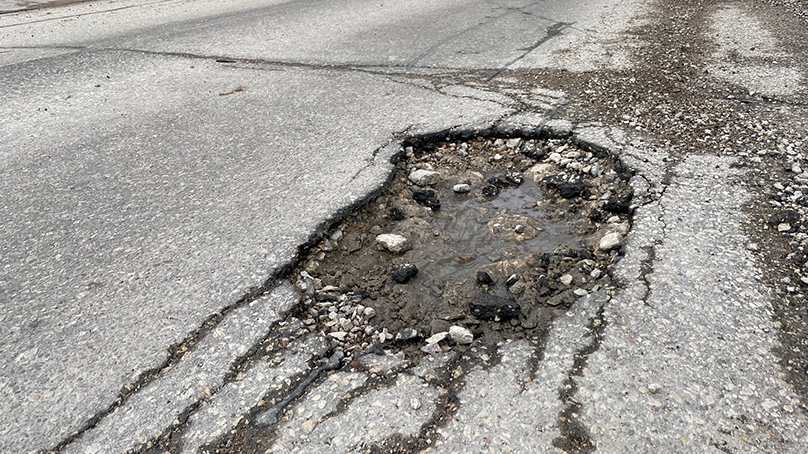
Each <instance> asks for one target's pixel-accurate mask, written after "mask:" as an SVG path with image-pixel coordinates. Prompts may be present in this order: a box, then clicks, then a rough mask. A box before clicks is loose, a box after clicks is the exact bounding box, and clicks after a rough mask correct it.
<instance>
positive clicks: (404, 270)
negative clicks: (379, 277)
mask: <svg viewBox="0 0 808 454" xmlns="http://www.w3.org/2000/svg"><path fill="white" fill-rule="evenodd" d="M417 274H418V267H416V266H415V265H413V264H412V263H404V264H401V265H393V267H392V268H391V269H390V277H392V278H393V280H394V281H396V282H398V283H399V284H404V283H406V282H408V281H409V280H410V279H412V278H414V277H415V276H416V275H417Z"/></svg>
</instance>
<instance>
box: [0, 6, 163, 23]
mask: <svg viewBox="0 0 808 454" xmlns="http://www.w3.org/2000/svg"><path fill="white" fill-rule="evenodd" d="M171 1H173V0H156V1H152V2H148V3H138V4H137V5H126V6H119V7H117V8H109V9H104V10H98V11H88V12H84V13H77V14H68V15H65V16H56V17H49V18H47V19H39V20H32V21H28V22H18V23H16V24H8V25H0V28H11V27H20V26H23V25H30V24H36V23H40V22H52V21H57V20H62V19H72V18H76V17H82V16H92V15H95V14H104V13H112V12H115V11H121V10H125V9H131V8H139V7H143V6H151V5H157V4H160V3H168V2H171ZM59 6H64V5H60V4H58V3H57V4H55V5H53V7H59ZM48 7H49V5H37V6H36V7H34V8H25V9H21V10H17V11H7V12H0V16H4V15H12V14H17V13H21V12H26V11H33V10H39V9H45V8H48Z"/></svg>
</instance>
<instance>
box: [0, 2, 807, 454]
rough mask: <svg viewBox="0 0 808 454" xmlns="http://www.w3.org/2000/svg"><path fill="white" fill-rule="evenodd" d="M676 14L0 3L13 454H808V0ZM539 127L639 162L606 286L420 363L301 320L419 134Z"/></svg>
mask: <svg viewBox="0 0 808 454" xmlns="http://www.w3.org/2000/svg"><path fill="white" fill-rule="evenodd" d="M673 3H675V2H667V1H660V2H646V1H640V0H636V1H628V0H573V1H564V2H561V1H550V0H544V1H533V2H531V1H527V0H524V1H508V0H503V1H476V0H450V1H442V2H434V1H420V0H413V1H398V2H385V1H375V2H368V1H361V0H336V1H316V0H308V1H304V0H300V1H270V0H259V1H255V0H252V1H246V0H237V1H232V2H221V1H211V0H201V1H179V0H157V1H130V0H121V1H113V0H110V1H104V2H81V3H65V4H60V3H59V2H53V3H52V4H49V2H0V12H3V11H8V12H6V13H2V14H0V93H2V95H0V99H2V102H0V306H1V307H2V311H0V346H2V348H0V365H1V366H2V367H0V452H3V453H28V452H40V451H45V452H48V451H56V452H71V453H72V452H75V453H116V452H132V451H135V452H200V451H202V452H267V451H269V452H291V451H294V452H323V451H332V452H352V451H357V452H360V451H361V452H365V451H377V452H386V451H396V452H398V451H400V450H405V451H423V450H426V451H429V452H439V451H440V452H504V451H515V452H594V451H598V452H609V453H616V452H732V453H745V452H794V453H803V452H806V451H808V421H806V415H808V412H807V411H806V403H808V395H807V394H806V391H808V385H806V379H805V374H806V373H808V369H806V368H805V365H806V360H805V351H806V348H808V347H807V346H806V341H805V340H806V336H805V333H806V332H807V331H805V320H806V317H805V312H806V311H805V309H804V307H805V301H804V297H803V295H802V293H801V292H802V291H801V287H800V286H801V285H803V284H801V283H800V282H801V281H800V279H801V277H804V276H803V270H802V265H804V264H805V261H803V262H802V263H799V261H794V260H793V258H794V257H797V256H798V254H799V253H800V250H798V249H799V248H801V247H802V242H804V240H805V234H804V233H802V234H803V236H799V235H800V233H801V230H800V228H798V225H801V220H799V214H800V210H802V209H803V208H800V206H801V205H799V203H798V201H799V200H800V199H799V195H797V196H795V197H793V198H789V197H791V196H793V195H795V191H800V187H799V185H800V184H804V183H805V181H801V180H800V179H799V178H800V177H801V176H802V170H801V169H800V168H799V163H800V162H801V161H802V159H803V158H808V127H807V126H806V120H805V118H808V109H807V108H806V106H807V105H808V97H806V89H805V86H806V84H808V60H806V53H807V52H808V49H806V48H805V43H806V42H808V36H806V35H808V33H806V30H808V22H806V21H805V19H804V16H805V11H806V9H805V8H804V7H803V6H802V4H801V3H800V2H783V3H776V2H775V3H764V2H757V1H752V0H744V1H741V2H706V4H705V3H702V2H698V1H695V0H693V1H686V2H684V4H681V2H676V4H675V5H674V4H673ZM41 6H47V7H46V8H40V7H41ZM20 8H30V9H25V10H19V9H20ZM15 10H17V11H16V12H15ZM550 118H553V119H554V120H564V121H569V122H570V123H569V124H570V125H571V126H572V127H573V137H574V138H575V140H578V141H579V142H580V143H581V144H583V145H588V146H593V147H600V148H601V149H606V150H609V151H610V152H611V153H614V154H618V155H620V156H621V159H623V161H624V162H626V163H627V164H628V165H630V166H631V167H632V168H633V169H634V170H635V171H636V172H637V175H638V177H637V178H635V179H633V183H632V184H633V186H635V198H636V200H637V205H636V211H635V212H634V216H633V227H632V230H631V232H630V233H629V234H628V235H627V236H626V238H625V240H624V246H623V250H624V253H625V255H624V258H623V259H622V260H620V261H619V263H617V264H615V265H614V267H613V268H614V269H612V270H611V273H612V274H613V276H614V280H615V282H617V283H618V286H617V287H616V288H615V289H612V290H611V291H608V292H601V293H597V292H596V293H593V294H590V295H587V296H585V297H582V298H580V299H579V300H578V301H577V302H576V303H575V304H574V305H573V306H572V308H571V309H570V310H569V312H568V313H567V314H566V315H565V316H562V317H559V318H557V319H556V320H555V321H554V322H553V324H552V327H551V329H550V331H549V333H548V334H547V336H546V338H545V339H543V340H542V342H541V343H538V344H537V343H531V342H529V341H528V340H516V341H513V342H509V343H504V344H502V345H499V346H487V347H484V346H480V347H479V348H477V347H475V348H473V349H470V350H469V351H466V352H465V353H463V354H458V353H457V352H455V351H452V350H448V351H446V352H444V353H441V354H437V355H430V356H427V357H425V359H423V360H421V361H420V362H419V363H416V364H413V363H411V362H408V361H406V360H404V359H402V358H401V357H400V355H399V356H396V355H395V353H396V351H395V348H393V347H390V348H389V349H388V351H387V353H386V354H385V355H377V354H374V353H370V354H368V355H367V356H366V357H364V358H363V357H358V358H357V357H356V355H355V356H354V357H353V359H351V360H350V361H348V360H347V359H344V360H343V361H341V362H336V363H335V362H334V361H336V360H337V359H338V358H336V357H332V355H333V354H334V353H335V351H334V349H333V345H332V344H330V343H329V340H328V339H324V338H322V337H320V336H318V335H317V334H316V333H310V334H300V333H301V329H300V328H301V326H302V325H301V322H300V320H299V319H298V318H299V314H298V312H297V310H296V308H297V307H298V301H299V298H300V296H299V294H298V292H297V290H296V289H295V288H294V286H293V285H292V283H290V282H288V281H286V280H285V279H284V278H285V277H286V276H287V274H288V273H289V271H290V269H291V268H292V267H293V266H295V265H296V264H297V260H298V248H299V247H300V246H301V245H305V244H311V243H312V242H314V241H317V240H319V239H320V238H321V236H322V234H323V233H324V232H325V231H326V229H327V228H328V227H330V226H331V225H332V224H333V223H334V222H335V221H338V220H340V219H341V217H342V216H344V215H345V214H346V213H348V212H350V211H351V210H352V209H353V208H355V207H357V206H359V205H360V204H362V203H363V202H365V201H367V200H369V199H371V198H372V197H374V196H375V195H377V194H378V193H379V191H380V190H382V188H383V186H384V184H385V182H386V181H387V180H388V178H389V176H390V173H391V172H392V170H393V168H394V166H393V164H391V163H390V158H391V157H392V156H393V155H395V154H396V153H398V152H399V151H400V145H399V144H400V143H401V140H403V139H406V138H407V137H414V136H417V135H422V134H430V133H436V132H441V131H450V130H453V131H455V132H458V131H459V132H463V131H470V133H473V132H475V131H480V130H482V129H485V128H490V127H493V128H495V129H496V128H500V130H504V129H505V125H507V124H516V123H519V124H523V125H525V124H527V125H529V126H530V127H532V128H534V129H535V128H537V127H539V126H543V125H544V124H546V122H547V120H549V119H550ZM520 122H521V123H520ZM592 122H597V123H592ZM794 165H797V166H798V167H797V168H796V169H795V168H794ZM797 170H799V172H798V171H797ZM795 178H796V180H795ZM807 181H808V180H807ZM787 187H791V188H792V189H791V191H788V190H787ZM806 193H808V190H806ZM801 194H802V192H800V195H801ZM772 202H774V203H772ZM778 204H779V205H778ZM791 206H793V207H794V209H795V212H796V213H797V219H791V220H790V221H789V222H790V224H789V223H786V222H779V223H776V224H774V225H772V226H770V222H768V220H769V216H770V215H776V214H777V213H776V212H775V211H776V210H778V209H784V208H789V207H791ZM773 210H774V211H773ZM784 224H788V227H787V228H784V227H783V225H784ZM792 227H793V228H792ZM803 229H804V228H803ZM789 248H791V249H789ZM804 282H808V278H807V280H806V281H804ZM302 331H305V330H302ZM263 350H266V351H270V350H271V351H272V352H273V354H274V355H275V357H273V358H272V359H271V360H270V359H263V357H262V359H256V358H257V356H256V355H257V352H259V351H263ZM329 357H332V358H331V359H332V361H331V362H330V363H329V362H328V361H326V360H327V359H328V358H329ZM334 369H337V370H334ZM267 402H270V403H272V404H271V405H269V404H267ZM280 404H283V405H280ZM279 405H280V406H279Z"/></svg>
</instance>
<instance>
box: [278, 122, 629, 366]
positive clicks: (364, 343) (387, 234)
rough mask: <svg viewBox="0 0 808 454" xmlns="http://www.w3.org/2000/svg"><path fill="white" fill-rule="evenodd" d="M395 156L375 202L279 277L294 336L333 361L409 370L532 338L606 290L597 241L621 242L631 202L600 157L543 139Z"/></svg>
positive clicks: (436, 145)
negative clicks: (286, 284) (289, 295)
mask: <svg viewBox="0 0 808 454" xmlns="http://www.w3.org/2000/svg"><path fill="white" fill-rule="evenodd" d="M402 148H403V149H402V153H401V156H400V157H398V159H399V162H398V163H397V168H396V172H395V174H394V175H393V178H392V181H391V183H390V186H389V188H388V190H387V191H386V192H385V193H384V194H382V195H381V196H379V197H377V198H376V199H375V200H373V201H372V202H371V203H369V204H367V205H366V206H364V207H363V208H361V209H359V210H357V212H355V213H354V214H352V215H351V216H349V217H348V218H346V219H344V220H343V222H341V223H340V224H339V225H337V226H335V227H334V228H332V229H331V231H330V232H329V233H328V235H327V236H326V238H325V239H324V240H323V241H322V242H321V243H320V244H319V245H318V246H317V247H314V248H313V249H312V250H311V251H310V253H309V255H308V256H307V257H306V258H304V259H303V260H302V261H301V266H300V267H299V268H298V269H297V270H296V271H295V272H293V273H292V275H291V277H290V279H291V280H292V282H293V283H294V284H295V285H296V286H297V288H298V289H299V290H300V291H301V294H302V295H303V306H304V307H303V311H304V314H303V318H304V323H306V325H307V326H308V327H309V330H311V331H315V330H320V331H322V332H323V333H324V334H326V335H327V337H328V338H329V339H330V340H331V342H332V344H333V345H332V346H333V347H334V348H335V349H339V350H343V351H345V352H346V354H348V355H350V354H351V353H352V352H353V351H355V350H358V351H368V350H370V351H373V350H379V349H391V348H392V349H393V350H399V351H403V352H404V354H405V355H407V356H408V357H419V356H421V355H423V354H424V353H433V352H439V351H441V350H447V349H451V348H461V349H462V348H464V347H463V345H466V344H468V343H470V342H471V336H473V338H474V339H478V340H480V341H482V343H484V344H489V345H490V344H495V343H497V342H500V341H502V340H503V339H519V338H525V337H530V338H538V337H542V336H543V333H544V332H545V331H546V330H547V327H548V324H549V322H550V321H551V320H552V319H553V318H554V317H558V316H560V315H562V314H564V313H565V312H566V310H567V309H568V308H569V306H570V305H571V304H572V303H573V302H574V300H575V299H576V298H578V297H581V296H585V295H586V294H588V293H589V292H591V291H593V290H598V289H599V288H604V287H607V286H609V285H610V278H609V275H608V270H609V267H610V265H611V264H613V263H615V262H616V261H617V260H618V259H619V250H620V246H619V244H618V245H611V246H609V245H605V243H603V242H601V239H602V238H603V237H604V236H605V235H607V234H608V233H612V237H614V234H615V233H616V234H617V235H618V236H617V238H622V236H624V235H625V234H626V233H627V232H628V229H629V217H630V211H631V207H630V202H631V196H632V193H631V189H630V187H629V185H628V183H627V182H628V179H629V177H630V175H629V174H628V173H626V172H622V173H620V172H617V171H616V170H615V169H618V170H622V169H623V166H622V165H620V163H619V162H618V160H617V159H616V158H615V157H614V156H606V155H603V156H598V155H594V154H593V153H592V152H587V151H585V150H582V149H580V148H578V147H576V146H575V145H574V144H572V143H571V142H570V141H568V140H565V139H547V138H545V139H524V138H483V137H477V138H476V139H473V140H469V141H461V140H452V138H446V140H445V141H438V142H428V141H425V140H419V139H412V140H410V141H409V142H405V143H404V144H403V147H402ZM391 235H392V236H391ZM416 270H417V271H416ZM452 327H454V328H452Z"/></svg>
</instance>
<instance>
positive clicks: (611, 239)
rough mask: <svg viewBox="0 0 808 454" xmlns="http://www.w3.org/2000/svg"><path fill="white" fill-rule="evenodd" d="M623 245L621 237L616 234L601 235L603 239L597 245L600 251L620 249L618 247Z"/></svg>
mask: <svg viewBox="0 0 808 454" xmlns="http://www.w3.org/2000/svg"><path fill="white" fill-rule="evenodd" d="M622 244H623V237H622V236H620V234H619V233H617V232H609V233H607V234H606V235H603V238H601V239H600V243H598V248H600V250H601V251H611V250H612V249H618V248H620V245H622Z"/></svg>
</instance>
